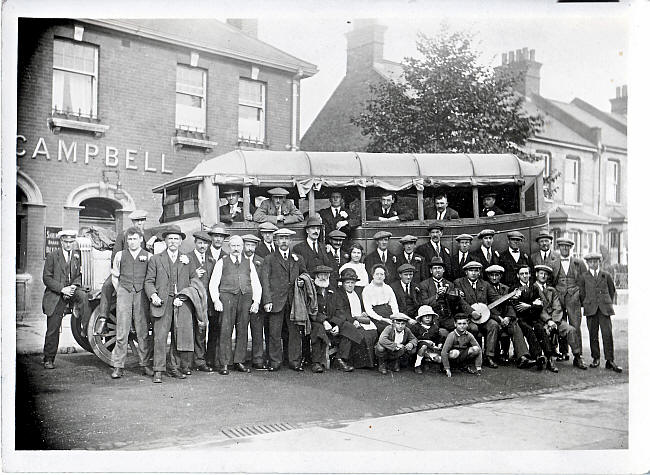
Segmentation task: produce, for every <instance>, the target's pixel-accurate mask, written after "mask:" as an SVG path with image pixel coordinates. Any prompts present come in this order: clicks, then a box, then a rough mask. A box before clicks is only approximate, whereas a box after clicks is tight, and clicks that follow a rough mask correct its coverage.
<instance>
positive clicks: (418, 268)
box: [395, 234, 428, 284]
mask: <svg viewBox="0 0 650 475" xmlns="http://www.w3.org/2000/svg"><path fill="white" fill-rule="evenodd" d="M417 240H418V238H416V237H415V236H411V235H410V234H407V235H406V236H404V237H402V238H400V240H399V242H400V244H401V245H402V247H403V252H400V253H399V254H397V262H396V263H395V265H396V266H397V267H398V268H399V267H400V266H401V265H403V264H411V265H412V266H413V268H414V270H413V283H414V284H419V283H420V282H422V281H423V280H424V279H425V278H426V276H427V275H428V270H427V262H426V260H425V258H424V257H422V256H420V255H418V254H417V253H416V252H415V243H416V242H417Z"/></svg>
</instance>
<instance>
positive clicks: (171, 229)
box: [161, 224, 212, 241]
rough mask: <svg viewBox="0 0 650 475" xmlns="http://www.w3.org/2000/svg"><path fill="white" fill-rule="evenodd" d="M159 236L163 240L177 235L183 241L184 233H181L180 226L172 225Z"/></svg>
mask: <svg viewBox="0 0 650 475" xmlns="http://www.w3.org/2000/svg"><path fill="white" fill-rule="evenodd" d="M161 234H162V237H163V239H165V238H166V237H167V236H169V235H170V234H178V235H179V236H180V237H181V239H185V233H184V232H183V231H181V228H180V226H177V225H175V224H172V225H171V226H169V227H168V228H167V229H165V230H164V231H163V232H162V233H161ZM210 241H212V239H210Z"/></svg>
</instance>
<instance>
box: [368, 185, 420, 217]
mask: <svg viewBox="0 0 650 475" xmlns="http://www.w3.org/2000/svg"><path fill="white" fill-rule="evenodd" d="M366 219H367V220H368V221H410V220H413V219H415V212H414V211H413V210H412V209H408V208H404V207H400V206H398V205H397V203H396V201H395V194H394V193H393V192H392V191H382V194H381V198H380V201H373V202H371V203H370V204H368V207H367V209H366Z"/></svg>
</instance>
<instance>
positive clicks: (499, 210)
mask: <svg viewBox="0 0 650 475" xmlns="http://www.w3.org/2000/svg"><path fill="white" fill-rule="evenodd" d="M478 196H479V198H478V199H479V204H478V206H479V216H482V217H491V216H498V215H501V214H512V213H519V212H520V209H519V208H520V200H519V185H518V184H514V183H513V184H508V185H498V186H484V187H480V188H479V191H478Z"/></svg>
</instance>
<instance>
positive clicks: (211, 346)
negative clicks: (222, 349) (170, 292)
mask: <svg viewBox="0 0 650 475" xmlns="http://www.w3.org/2000/svg"><path fill="white" fill-rule="evenodd" d="M208 234H209V235H210V237H211V238H212V244H211V245H210V247H209V248H208V252H207V253H208V255H210V256H211V257H212V259H213V260H214V263H217V262H218V261H219V259H222V258H223V257H224V256H225V255H226V252H225V251H224V250H223V248H222V246H223V242H224V241H225V239H226V238H227V237H228V236H230V234H229V233H228V231H226V229H225V227H224V225H223V224H222V223H216V224H215V225H214V226H212V227H211V228H210V230H209V231H208ZM212 268H213V269H214V265H213V266H212ZM210 276H212V274H210ZM208 283H210V280H209V279H208ZM205 290H206V292H207V294H208V335H207V340H208V341H207V343H206V351H205V364H206V365H208V366H209V367H211V368H216V367H217V366H219V365H224V364H228V363H229V361H219V340H220V335H221V312H217V311H216V310H215V309H214V302H212V297H210V292H209V291H208V287H206V288H205Z"/></svg>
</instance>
